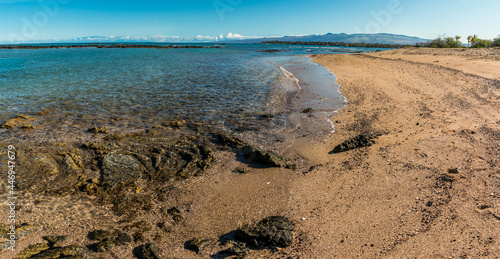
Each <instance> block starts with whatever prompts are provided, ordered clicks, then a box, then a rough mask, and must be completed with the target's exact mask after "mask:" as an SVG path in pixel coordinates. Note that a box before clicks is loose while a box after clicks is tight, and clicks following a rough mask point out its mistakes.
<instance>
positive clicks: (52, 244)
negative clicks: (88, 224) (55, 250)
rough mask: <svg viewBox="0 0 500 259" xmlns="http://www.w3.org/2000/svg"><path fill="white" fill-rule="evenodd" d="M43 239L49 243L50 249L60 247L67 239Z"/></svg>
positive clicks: (47, 237)
mask: <svg viewBox="0 0 500 259" xmlns="http://www.w3.org/2000/svg"><path fill="white" fill-rule="evenodd" d="M42 238H43V239H45V240H47V242H49V246H50V247H61V243H63V242H64V241H66V240H67V239H68V236H44V237H42Z"/></svg>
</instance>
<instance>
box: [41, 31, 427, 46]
mask: <svg viewBox="0 0 500 259" xmlns="http://www.w3.org/2000/svg"><path fill="white" fill-rule="evenodd" d="M264 41H305V42H345V43H381V44H401V45H415V44H416V43H422V42H427V41H430V40H428V39H422V38H418V37H410V36H405V35H396V34H389V33H377V34H366V33H362V34H346V33H338V34H333V33H327V34H325V35H303V36H284V37H269V38H262V37H255V36H242V35H240V34H237V33H228V34H227V35H222V34H221V35H219V36H200V35H198V36H196V37H181V36H165V35H151V36H140V37H137V36H88V37H80V38H74V39H67V40H63V39H51V40H45V41H33V42H38V43H56V42H61V43H106V42H156V43H246V44H253V43H262V42H264Z"/></svg>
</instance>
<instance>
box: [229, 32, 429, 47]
mask: <svg viewBox="0 0 500 259" xmlns="http://www.w3.org/2000/svg"><path fill="white" fill-rule="evenodd" d="M264 41H305V42H315V41H316V42H345V43H382V44H401V45H415V44H417V43H422V42H427V41H430V40H429V39H423V38H419V37H411V36H406V35H397V34H390V33H376V34H366V33H361V34H346V33H337V34H333V33H327V34H325V35H305V36H284V37H273V38H262V39H245V40H237V41H228V42H232V43H262V42H264Z"/></svg>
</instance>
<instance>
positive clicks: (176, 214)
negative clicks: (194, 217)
mask: <svg viewBox="0 0 500 259" xmlns="http://www.w3.org/2000/svg"><path fill="white" fill-rule="evenodd" d="M167 213H168V214H169V215H171V216H172V219H173V220H174V222H180V221H182V220H183V219H184V217H183V216H182V213H181V211H180V210H179V209H178V208H176V207H173V208H170V209H168V210H167Z"/></svg>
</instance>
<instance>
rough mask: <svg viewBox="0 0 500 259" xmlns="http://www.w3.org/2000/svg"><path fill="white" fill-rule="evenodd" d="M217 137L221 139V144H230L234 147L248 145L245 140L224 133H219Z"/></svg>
mask: <svg viewBox="0 0 500 259" xmlns="http://www.w3.org/2000/svg"><path fill="white" fill-rule="evenodd" d="M217 139H218V140H219V142H220V143H221V144H223V145H226V146H229V147H233V148H242V147H245V146H248V144H247V143H245V142H244V141H242V140H240V139H237V138H235V137H232V136H229V135H226V134H222V133H221V134H217Z"/></svg>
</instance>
